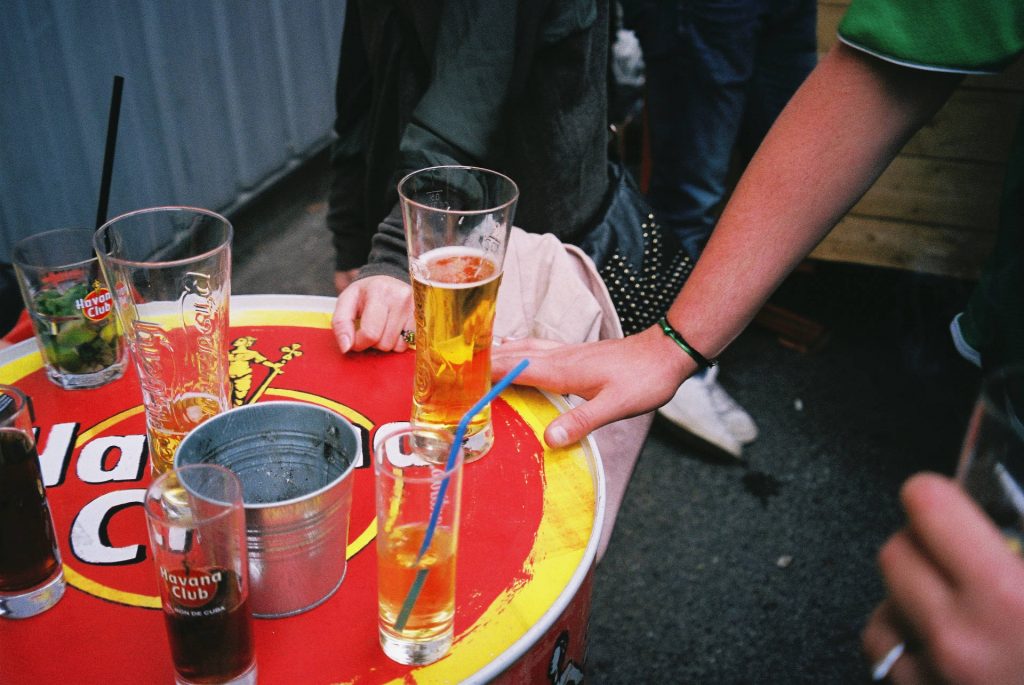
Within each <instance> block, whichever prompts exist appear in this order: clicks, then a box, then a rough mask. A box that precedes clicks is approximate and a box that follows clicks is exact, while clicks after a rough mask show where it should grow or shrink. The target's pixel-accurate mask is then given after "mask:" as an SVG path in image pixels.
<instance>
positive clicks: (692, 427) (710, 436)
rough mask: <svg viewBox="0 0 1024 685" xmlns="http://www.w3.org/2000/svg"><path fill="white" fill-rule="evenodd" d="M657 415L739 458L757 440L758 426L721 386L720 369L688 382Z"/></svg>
mask: <svg viewBox="0 0 1024 685" xmlns="http://www.w3.org/2000/svg"><path fill="white" fill-rule="evenodd" d="M658 413H659V414H661V415H662V416H663V417H665V418H666V419H668V420H669V421H671V422H672V423H674V424H675V425H677V426H679V427H680V428H682V429H683V430H685V431H687V432H688V433H692V434H693V435H696V436H697V437H699V438H701V439H702V440H704V441H706V442H709V443H711V444H712V445H714V446H716V447H718V448H719V449H721V450H723V451H725V452H727V453H728V454H731V455H733V456H735V457H739V456H741V455H742V453H743V445H744V444H746V443H749V442H753V441H754V440H755V439H757V424H756V423H754V420H753V419H752V418H751V417H750V414H748V413H747V412H746V411H745V410H744V409H743V407H741V406H740V405H739V403H737V402H736V400H734V399H733V398H732V397H731V396H730V395H729V393H727V392H726V391H725V389H724V388H723V387H722V386H721V385H719V384H718V368H717V367H712V368H711V369H708V371H706V372H705V373H704V374H703V375H699V376H693V377H691V378H688V379H687V380H686V381H685V382H684V383H683V384H682V385H681V386H679V389H678V390H677V391H676V394H675V396H673V397H672V399H671V400H669V401H668V402H667V403H665V405H664V406H663V407H661V408H660V409H658Z"/></svg>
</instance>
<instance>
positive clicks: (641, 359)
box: [491, 329, 695, 447]
mask: <svg viewBox="0 0 1024 685" xmlns="http://www.w3.org/2000/svg"><path fill="white" fill-rule="evenodd" d="M666 343H667V345H666ZM524 358H528V359H529V360H530V365H529V366H528V367H527V368H526V369H525V370H524V371H523V372H522V374H520V376H519V377H518V378H517V379H516V383H517V384H519V385H531V386H535V387H541V388H545V389H547V390H552V391H554V392H559V393H569V394H573V395H579V396H580V397H582V398H584V399H585V400H587V402H585V403H583V404H581V405H580V406H578V407H575V408H574V409H571V410H570V411H568V412H566V413H564V414H562V415H561V416H559V417H558V418H557V419H555V420H554V421H552V422H551V424H550V425H549V426H548V427H547V430H545V432H544V441H545V442H546V443H547V444H548V445H550V446H551V447H563V446H565V445H569V444H571V443H574V442H577V441H579V440H581V439H583V438H584V437H585V436H586V435H587V434H589V433H591V432H592V431H594V430H596V429H598V428H600V427H601V426H604V425H606V424H609V423H611V422H613V421H618V420H619V419H624V418H628V417H631V416H638V415H640V414H644V413H646V412H648V411H651V410H653V409H656V408H657V407H660V406H661V405H663V404H665V402H667V401H668V400H670V399H671V398H672V396H673V395H674V394H675V391H676V389H678V387H679V384H680V383H682V381H683V379H685V378H686V377H687V376H689V375H690V374H691V373H693V371H694V367H695V365H694V363H693V362H692V361H691V360H690V359H689V357H687V356H686V355H684V354H682V352H681V351H680V350H679V348H677V347H676V346H675V343H673V342H672V341H671V340H669V339H668V338H667V337H665V335H664V334H662V332H661V331H660V330H658V329H648V330H646V331H643V332H641V333H638V334H636V335H633V336H630V337H628V338H624V339H620V340H601V341H598V342H592V343H583V344H579V345H567V344H563V343H558V342H552V341H550V340H539V339H526V340H516V341H514V342H507V343H503V344H501V345H498V346H496V347H494V348H493V349H492V350H491V372H492V375H493V377H494V378H495V379H497V378H500V377H502V376H504V375H505V374H506V373H508V372H509V371H511V370H512V368H513V367H514V366H515V365H516V364H517V363H518V362H519V361H520V360H521V359H524Z"/></svg>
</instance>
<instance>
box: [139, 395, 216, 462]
mask: <svg viewBox="0 0 1024 685" xmlns="http://www.w3.org/2000/svg"><path fill="white" fill-rule="evenodd" d="M222 411H224V408H223V407H222V406H221V403H220V402H219V401H218V400H217V398H216V397H214V396H213V395H206V394H202V393H188V394H185V395H182V396H181V397H178V398H177V399H175V400H174V401H173V402H172V403H171V409H170V411H169V412H168V414H167V415H168V416H169V417H170V421H168V422H166V423H164V424H162V425H150V426H149V427H148V434H149V467H150V470H151V472H152V473H153V475H154V476H156V475H159V474H161V473H164V472H165V471H169V470H170V469H171V467H172V466H174V453H175V452H176V451H177V450H178V445H180V444H181V441H182V440H184V439H185V436H186V435H187V434H188V433H189V432H190V431H191V430H192V429H193V428H195V427H196V426H198V425H199V424H201V423H202V422H203V421H205V420H206V419H209V418H211V417H214V416H216V415H217V414H219V413H221V412H222Z"/></svg>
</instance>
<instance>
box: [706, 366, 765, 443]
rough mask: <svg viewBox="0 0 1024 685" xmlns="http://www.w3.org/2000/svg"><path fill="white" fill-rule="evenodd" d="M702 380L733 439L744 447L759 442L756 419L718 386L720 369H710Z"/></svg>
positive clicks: (712, 404) (714, 367)
mask: <svg viewBox="0 0 1024 685" xmlns="http://www.w3.org/2000/svg"><path fill="white" fill-rule="evenodd" d="M702 380H703V381H704V385H705V386H706V387H707V389H708V393H709V394H710V395H711V406H712V407H714V408H715V412H717V413H718V417H719V418H720V419H722V423H724V424H725V426H726V427H727V428H728V429H729V432H730V433H732V435H733V437H734V438H736V439H737V440H739V441H740V442H741V443H743V444H744V445H746V444H747V443H751V442H754V441H755V440H757V424H756V423H754V419H753V418H751V416H750V414H748V413H747V412H746V410H745V409H744V408H743V407H741V406H740V405H739V402H737V401H736V400H734V399H733V398H732V395H730V394H729V393H727V392H726V391H725V388H723V387H722V386H721V385H719V384H718V367H717V366H712V367H711V368H710V369H708V370H707V372H706V373H705V374H704V378H703V379H702Z"/></svg>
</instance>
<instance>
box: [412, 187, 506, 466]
mask: <svg viewBox="0 0 1024 685" xmlns="http://www.w3.org/2000/svg"><path fill="white" fill-rule="evenodd" d="M398 194H399V197H400V199H401V206H402V218H403V222H404V224H405V235H406V245H407V248H408V253H409V254H408V256H409V275H410V278H411V280H412V284H413V297H414V304H415V313H416V373H415V381H414V386H413V411H412V417H411V420H412V422H413V423H416V424H421V425H424V426H432V427H435V428H442V429H446V430H450V431H454V430H455V427H456V426H457V425H458V423H459V421H460V420H461V419H462V417H463V415H464V414H465V413H466V412H467V411H468V410H469V408H470V407H472V406H473V404H474V403H475V402H476V401H477V400H478V399H480V398H481V397H483V396H484V395H485V394H486V393H487V391H488V390H490V387H491V379H490V375H491V342H492V337H493V336H492V331H493V326H494V315H495V307H496V303H497V296H498V286H499V285H500V283H501V273H502V263H503V261H504V257H505V249H506V246H507V244H508V238H509V234H510V230H511V226H512V217H513V215H514V213H515V205H516V201H517V199H518V196H519V190H518V188H516V185H515V183H513V182H512V181H511V180H510V179H509V178H507V177H506V176H503V175H501V174H498V173H496V172H493V171H488V170H486V169H478V168H474V167H433V168H430V169H422V170H420V171H416V172H414V173H412V174H409V175H408V176H406V177H405V178H403V179H402V181H401V182H400V183H399V184H398ZM493 442H494V432H493V429H492V427H491V416H490V408H486V409H484V410H483V411H481V412H480V413H479V414H477V415H476V416H474V417H473V419H472V421H471V423H470V424H469V428H468V430H467V431H466V433H465V439H464V441H463V449H464V450H465V454H466V462H467V463H468V462H471V461H474V460H476V459H478V458H480V457H482V456H483V455H484V454H486V453H487V451H488V450H489V449H490V448H491V445H492V444H493Z"/></svg>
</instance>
